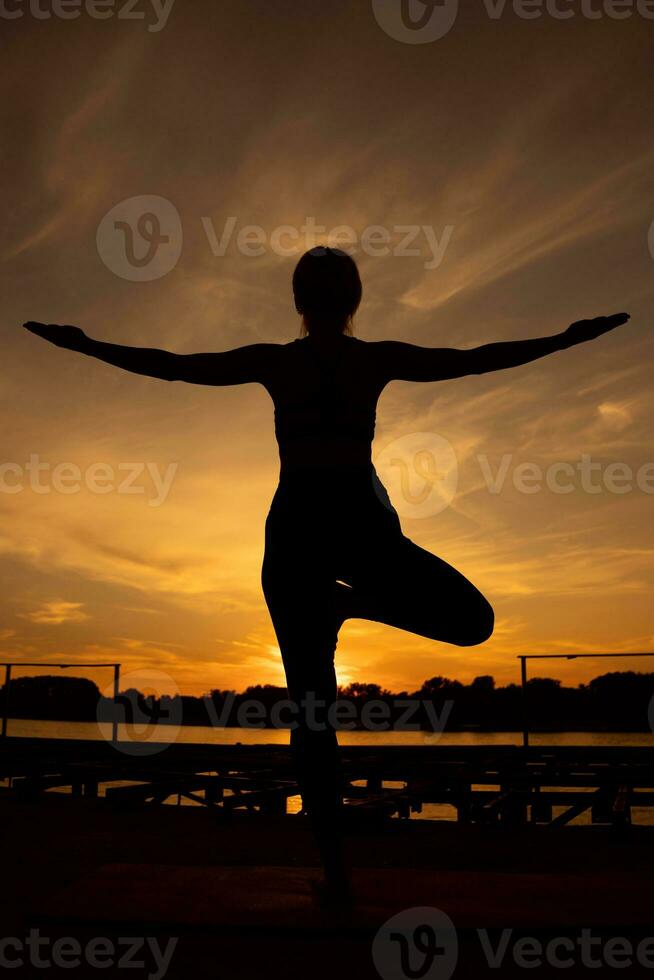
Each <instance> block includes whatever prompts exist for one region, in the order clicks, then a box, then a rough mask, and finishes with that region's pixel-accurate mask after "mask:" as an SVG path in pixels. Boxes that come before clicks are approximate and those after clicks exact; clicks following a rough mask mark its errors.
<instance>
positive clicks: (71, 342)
mask: <svg viewBox="0 0 654 980" xmlns="http://www.w3.org/2000/svg"><path fill="white" fill-rule="evenodd" d="M23 326H24V327H25V329H26V330H29V331H30V333H34V334H36V336H37V337H43V339H44V340H48V341H50V343H51V344H55V345H56V346H57V347H65V348H67V349H68V350H77V351H81V350H83V349H84V347H85V345H86V343H87V341H88V337H87V336H86V334H85V333H84V331H83V330H80V328H79V327H71V326H68V325H65V326H59V324H57V323H37V322H35V321H34V320H29V321H28V322H27V323H24V324H23Z"/></svg>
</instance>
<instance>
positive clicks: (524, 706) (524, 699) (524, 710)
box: [520, 657, 529, 749]
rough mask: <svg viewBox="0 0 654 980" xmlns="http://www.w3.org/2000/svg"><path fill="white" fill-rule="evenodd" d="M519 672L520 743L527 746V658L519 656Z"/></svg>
mask: <svg viewBox="0 0 654 980" xmlns="http://www.w3.org/2000/svg"><path fill="white" fill-rule="evenodd" d="M520 674H521V677H522V745H523V747H524V748H526V749H527V748H529V716H528V712H527V658H526V657H520Z"/></svg>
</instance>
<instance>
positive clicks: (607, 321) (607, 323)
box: [563, 313, 629, 347]
mask: <svg viewBox="0 0 654 980" xmlns="http://www.w3.org/2000/svg"><path fill="white" fill-rule="evenodd" d="M627 320H629V314H628V313H613V314H612V316H596V317H595V318H594V319H593V320H577V322H576V323H573V324H571V325H570V326H569V327H568V329H567V330H566V331H565V332H564V334H563V337H564V338H565V341H566V347H572V346H573V345H574V344H584V343H585V342H586V341H587V340H595V338H596V337H601V336H602V334H603V333H608V332H609V330H615V328H616V327H620V326H622V324H623V323H626V322H627Z"/></svg>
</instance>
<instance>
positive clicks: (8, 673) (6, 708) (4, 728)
mask: <svg viewBox="0 0 654 980" xmlns="http://www.w3.org/2000/svg"><path fill="white" fill-rule="evenodd" d="M10 681H11V665H10V664H5V703H4V710H3V712H2V737H3V738H6V737H7V722H8V720H9V682H10Z"/></svg>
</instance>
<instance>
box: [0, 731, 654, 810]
mask: <svg viewBox="0 0 654 980" xmlns="http://www.w3.org/2000/svg"><path fill="white" fill-rule="evenodd" d="M152 747H153V746H152V743H149V745H148V754H143V755H138V754H137V755H134V754H133V752H134V743H129V744H128V746H126V748H128V749H129V751H124V750H123V749H122V748H121V745H120V743H111V742H105V741H78V740H72V739H29V738H6V739H3V740H2V742H1V743H0V779H4V780H6V781H7V784H8V785H9V786H10V787H11V791H12V793H15V794H18V795H22V796H23V797H29V798H35V797H39V796H40V795H41V794H43V793H46V792H47V791H49V790H64V791H66V790H68V791H69V792H70V793H71V794H72V795H73V796H87V797H97V796H101V797H103V798H104V799H105V800H106V801H107V802H108V803H110V804H113V805H115V806H143V805H148V806H150V805H152V804H161V803H165V802H167V801H168V802H170V801H171V800H173V801H174V800H178V801H179V800H181V799H187V800H190V801H192V802H194V803H197V804H202V805H204V806H206V807H210V808H213V809H215V810H216V813H217V815H219V816H221V817H223V818H225V819H227V818H229V816H230V814H231V813H233V812H234V811H235V810H247V811H261V812H264V813H271V814H274V813H277V814H283V813H285V812H286V811H287V801H288V798H289V797H292V796H297V795H298V788H297V784H296V782H295V779H294V776H293V768H292V760H291V757H290V751H289V749H288V747H287V746H279V745H253V746H250V745H207V744H192V743H181V742H178V743H174V744H172V745H163V746H162V748H161V749H160V750H159V751H157V752H156V753H152V752H151V750H152ZM341 755H342V759H343V765H344V770H345V776H346V780H347V786H348V789H347V796H346V807H347V812H348V814H349V816H350V818H351V819H352V820H353V821H354V820H358V819H361V820H366V819H370V820H375V819H382V820H383V819H384V818H389V817H399V818H408V817H410V816H411V815H412V814H418V813H421V812H422V810H423V807H424V806H426V805H429V804H438V805H443V804H447V805H449V806H451V807H452V808H453V809H452V814H453V816H455V818H456V819H457V820H458V821H459V822H460V823H474V824H489V823H495V822H499V823H506V824H511V825H516V824H527V823H533V824H546V825H550V826H560V825H563V824H568V823H570V822H571V821H572V820H574V819H575V818H576V817H579V816H580V815H581V814H584V813H586V812H588V811H589V812H590V815H591V820H592V822H593V823H600V824H608V825H611V826H613V827H616V828H620V827H624V826H625V825H627V824H628V823H630V821H631V812H632V810H633V808H634V807H638V808H646V809H648V808H652V807H654V752H653V751H652V749H649V748H640V747H633V748H632V747H603V746H602V747H600V746H596V747H588V746H566V747H560V746H557V747H552V746H549V747H536V746H530V747H522V746H512V745H504V746H451V745H436V746H420V747H408V746H383V747H379V748H375V747H369V746H365V747H351V746H348V747H342V748H341Z"/></svg>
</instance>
